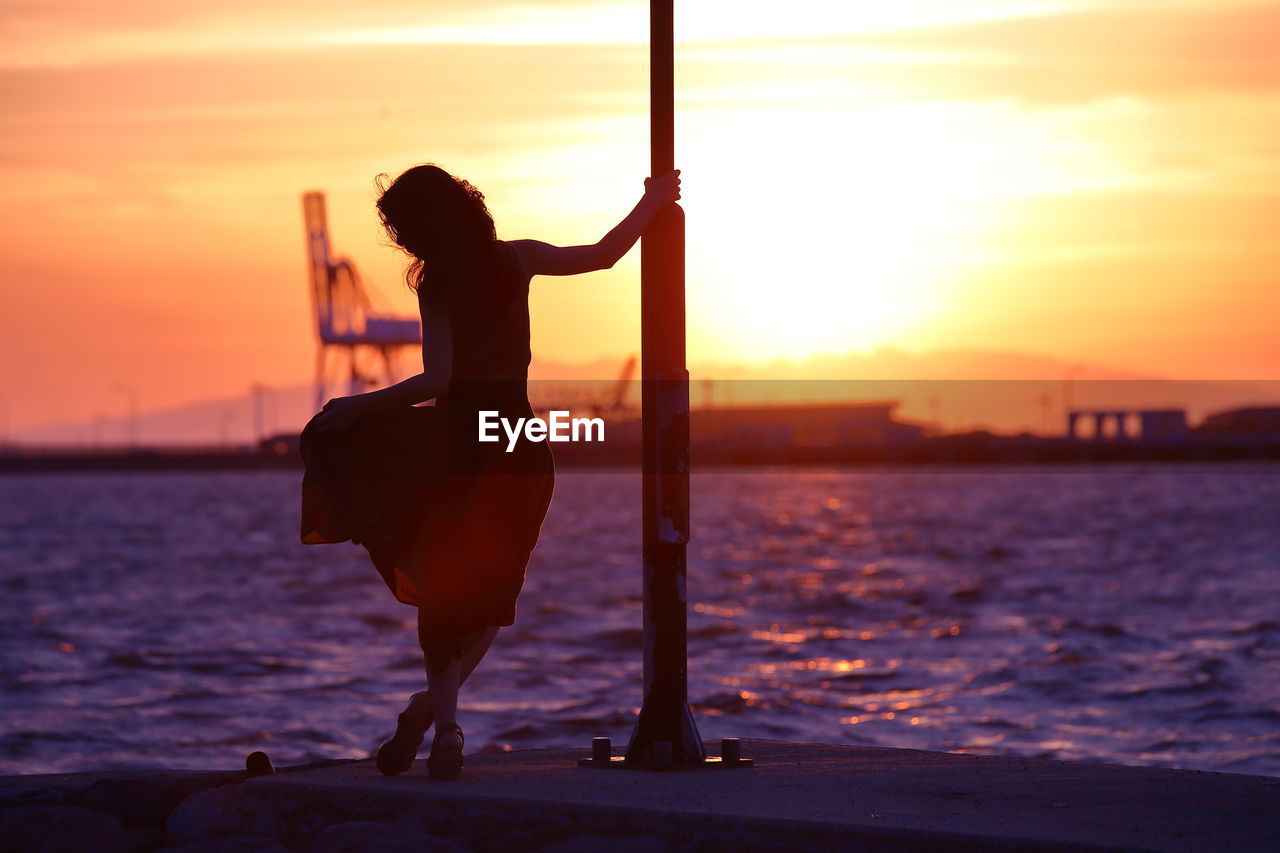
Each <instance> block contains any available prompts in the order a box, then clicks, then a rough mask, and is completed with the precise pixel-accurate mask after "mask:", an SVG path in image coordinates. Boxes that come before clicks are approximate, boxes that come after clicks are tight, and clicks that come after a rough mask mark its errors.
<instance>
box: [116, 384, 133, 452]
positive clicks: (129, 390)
mask: <svg viewBox="0 0 1280 853" xmlns="http://www.w3.org/2000/svg"><path fill="white" fill-rule="evenodd" d="M111 390H113V391H120V392H123V393H125V394H128V395H129V449H130V450H133V449H135V448H136V447H137V446H138V389H137V388H136V387H134V386H133V385H131V384H129V383H128V382H117V383H115V384H114V385H112V386H111Z"/></svg>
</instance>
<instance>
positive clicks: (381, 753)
mask: <svg viewBox="0 0 1280 853" xmlns="http://www.w3.org/2000/svg"><path fill="white" fill-rule="evenodd" d="M429 728H431V694H430V693H428V692H426V691H422V692H420V693H415V694H413V696H412V697H411V698H410V699H409V706H408V707H407V708H405V709H404V711H402V712H401V713H400V715H399V716H398V717H397V718H396V733H395V734H393V735H392V736H391V739H390V740H388V741H387V742H386V743H384V744H383V745H382V746H380V747H378V751H377V753H375V755H374V760H375V763H376V764H377V765H378V770H379V771H380V772H381V773H382V775H384V776H398V775H400V774H401V773H403V772H404V771H406V770H408V769H409V768H410V767H412V766H413V759H415V758H417V757H418V747H420V746H422V740H423V738H425V737H426V736H427V729H429Z"/></svg>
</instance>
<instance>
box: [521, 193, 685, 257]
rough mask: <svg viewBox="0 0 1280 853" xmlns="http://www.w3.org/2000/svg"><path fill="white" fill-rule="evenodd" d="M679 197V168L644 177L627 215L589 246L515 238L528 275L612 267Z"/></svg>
mask: <svg viewBox="0 0 1280 853" xmlns="http://www.w3.org/2000/svg"><path fill="white" fill-rule="evenodd" d="M679 198H680V170H679V169H676V170H675V171H674V172H669V173H667V174H665V175H663V176H661V177H658V178H645V181H644V196H643V197H642V198H641V199H640V201H639V202H638V203H637V204H636V206H635V208H634V209H632V211H631V212H630V213H629V214H627V216H626V218H625V219H623V220H622V221H621V222H619V223H618V224H617V225H616V226H614V228H613V230H612V231H610V232H609V233H608V234H606V235H604V237H603V238H601V240H600V242H598V243H593V244H592V245H590V246H553V245H551V244H550V243H543V242H542V241H540V240H512V241H510V245H511V247H512V248H513V249H515V250H516V252H517V253H518V254H519V255H520V261H521V263H523V264H524V268H525V270H526V271H527V272H528V273H529V275H531V276H534V275H577V274H579V273H584V272H593V271H595V270H603V269H608V268H609V267H612V266H613V265H614V264H616V263H617V262H618V260H619V259H620V258H621V257H622V256H623V255H625V254H626V253H627V252H628V251H630V250H631V247H632V246H634V245H635V244H636V241H637V240H639V239H640V235H641V234H643V233H644V229H645V228H646V227H648V225H649V222H650V221H651V220H652V219H653V217H654V216H655V215H656V214H657V213H658V211H660V210H662V208H664V207H666V206H667V205H668V204H671V203H672V202H675V201H677V200H678V199H679Z"/></svg>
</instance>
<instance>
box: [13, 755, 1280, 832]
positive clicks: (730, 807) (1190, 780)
mask: <svg viewBox="0 0 1280 853" xmlns="http://www.w3.org/2000/svg"><path fill="white" fill-rule="evenodd" d="M426 746H427V744H424V752H423V755H422V757H420V758H419V760H418V761H417V762H416V763H415V765H414V767H413V769H412V770H411V771H410V772H409V773H406V774H404V775H402V776H397V777H384V776H381V775H380V774H379V773H378V771H377V769H376V768H375V767H374V766H373V762H372V761H371V760H362V761H343V762H329V763H326V764H325V765H324V766H311V767H306V768H281V769H280V772H278V773H275V774H273V775H267V776H258V777H253V778H249V777H247V774H246V773H244V772H219V773H199V772H194V771H169V772H164V773H161V772H159V771H155V772H151V773H145V772H134V773H82V774H66V775H51V776H20V777H7V778H3V779H0V845H3V849H4V850H12V851H21V850H35V849H39V850H42V851H53V850H80V849H91V848H92V849H95V850H105V851H115V850H120V851H132V850H157V849H163V850H168V849H183V850H186V851H188V853H209V851H223V850H225V851H250V850H253V851H263V853H266V851H276V852H277V853H279V851H304V853H341V851H356V850H378V851H382V850H386V851H401V850H404V851H408V850H439V851H453V853H462V851H476V853H490V851H523V850H529V851H535V850H536V851H543V853H580V852H581V851H594V850H600V851H608V853H694V852H695V851H696V853H709V851H718V850H734V851H815V853H816V851H832V850H841V851H887V850H894V851H916V850H947V851H987V850H992V851H994V850H1000V851H1010V850H1049V851H1067V850H1112V851H1113V850H1168V851H1201V850H1203V851H1264V850H1265V851H1274V850H1278V849H1280V778H1273V777H1269V776H1246V775H1241V774H1232V773H1209V772H1202V771H1191V770H1165V769H1157V768H1147V767H1125V766H1115V765H1104V764H1085V763H1075V762H1062V761H1051V760H1044V759H1019V758H1004V757H992V756H971V755H954V754H949V753H937V752H925V751H919V750H903V749H881V748H870V747H856V746H841V745H830V744H814V743H794V742H788V741H778V740H764V739H747V738H743V739H742V741H741V747H742V755H743V757H744V758H751V759H753V761H754V762H755V765H754V766H753V767H750V768H719V769H709V768H708V769H696V770H688V771H648V770H625V769H616V768H609V769H595V768H588V767H579V766H578V765H577V760H578V759H579V758H587V757H589V756H590V748H589V745H584V747H583V748H582V749H564V748H559V749H530V750H517V751H513V752H506V753H501V752H496V753H475V754H469V755H467V756H466V767H465V769H464V771H463V776H462V778H461V779H459V780H457V781H454V782H444V781H433V780H431V779H429V778H428V777H427V774H426V768H425V766H424V765H425V762H424V761H423V758H425V747H426ZM707 746H708V749H709V751H710V753H711V754H713V755H718V754H719V752H720V749H719V743H718V742H717V741H708V742H707ZM615 754H618V750H617V748H616V747H615ZM85 832H89V833H92V836H91V837H92V838H93V839H94V841H95V844H93V845H91V847H85V846H83V845H84V835H83V833H85ZM77 833H79V834H80V835H79V844H80V846H77V845H76V841H77Z"/></svg>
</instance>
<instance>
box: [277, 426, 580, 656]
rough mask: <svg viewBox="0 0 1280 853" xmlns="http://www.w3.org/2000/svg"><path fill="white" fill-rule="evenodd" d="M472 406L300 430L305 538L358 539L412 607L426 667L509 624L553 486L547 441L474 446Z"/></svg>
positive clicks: (321, 540) (460, 652)
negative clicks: (508, 448) (509, 449)
mask: <svg viewBox="0 0 1280 853" xmlns="http://www.w3.org/2000/svg"><path fill="white" fill-rule="evenodd" d="M527 405H528V403H527V401H523V403H522V404H521V403H517V404H516V408H517V409H519V408H522V407H527ZM503 408H504V409H505V410H504V411H503V415H504V416H507V414H508V412H509V411H511V405H510V404H508V405H506V406H504V407H503ZM468 410H470V411H468ZM472 411H474V407H473V406H469V407H467V408H465V409H464V408H463V407H460V406H454V407H453V410H452V414H451V412H450V408H449V406H448V405H440V406H406V407H404V408H402V409H396V410H393V411H389V412H380V413H376V414H371V415H366V416H364V417H362V418H360V419H358V420H357V421H355V422H354V423H353V424H351V425H350V426H348V427H346V428H344V429H341V430H326V431H325V432H324V433H321V432H319V431H317V430H316V428H315V417H313V418H312V419H311V421H310V422H308V423H307V425H306V427H304V428H303V430H302V434H301V436H300V438H299V452H300V454H301V456H302V460H303V463H304V464H305V466H306V470H305V472H304V474H303V478H302V525H301V538H302V542H303V544H307V545H319V544H329V543H337V542H345V541H347V540H350V541H351V542H353V543H354V544H357V545H363V546H364V547H365V549H366V550H367V551H368V552H369V556H370V558H371V559H372V561H373V565H374V567H375V568H376V569H377V570H378V573H379V574H380V575H381V577H382V580H383V581H384V582H385V583H386V585H387V588H388V589H390V590H391V593H392V595H394V596H395V597H396V599H397V600H399V601H401V602H403V603H405V604H409V605H413V606H415V607H417V608H419V636H420V639H421V641H422V645H423V648H424V651H425V653H426V658H427V663H428V665H429V666H430V668H431V671H432V672H433V673H439V672H441V671H443V670H444V669H445V668H447V667H448V665H449V663H450V660H451V659H452V658H457V657H461V656H462V655H463V653H464V652H465V651H466V649H467V648H468V647H469V646H470V645H471V644H472V643H474V642H475V640H476V639H477V638H478V637H479V635H480V634H481V633H483V632H484V631H485V630H486V629H487V628H488V627H489V626H491V625H512V624H514V623H515V614H516V599H517V598H518V597H519V595H520V591H521V589H522V588H523V586H524V578H525V570H526V568H527V567H528V563H529V557H530V555H531V554H532V552H533V548H534V546H535V545H536V544H537V542H538V534H539V532H540V530H541V527H542V521H543V519H544V518H545V517H546V513H547V508H548V507H549V506H550V503H551V494H552V490H553V488H554V481H555V475H554V470H553V464H552V459H551V452H550V449H549V448H548V447H547V445H546V443H545V442H539V443H535V442H530V441H525V440H522V441H520V442H518V443H517V445H516V447H515V449H514V450H513V451H512V452H510V453H508V452H506V441H505V440H504V441H501V442H498V443H494V444H480V443H478V442H477V441H476V435H477V433H476V429H475V427H474V423H475V421H474V419H472V418H471V417H468V415H469V414H470V412H472ZM516 414H517V416H528V415H524V413H523V412H519V411H517V413H516ZM528 414H529V415H531V414H532V412H531V411H530V412H529V413H528ZM317 417H318V413H317ZM451 421H452V424H453V425H452V427H451V426H450V422H451Z"/></svg>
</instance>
